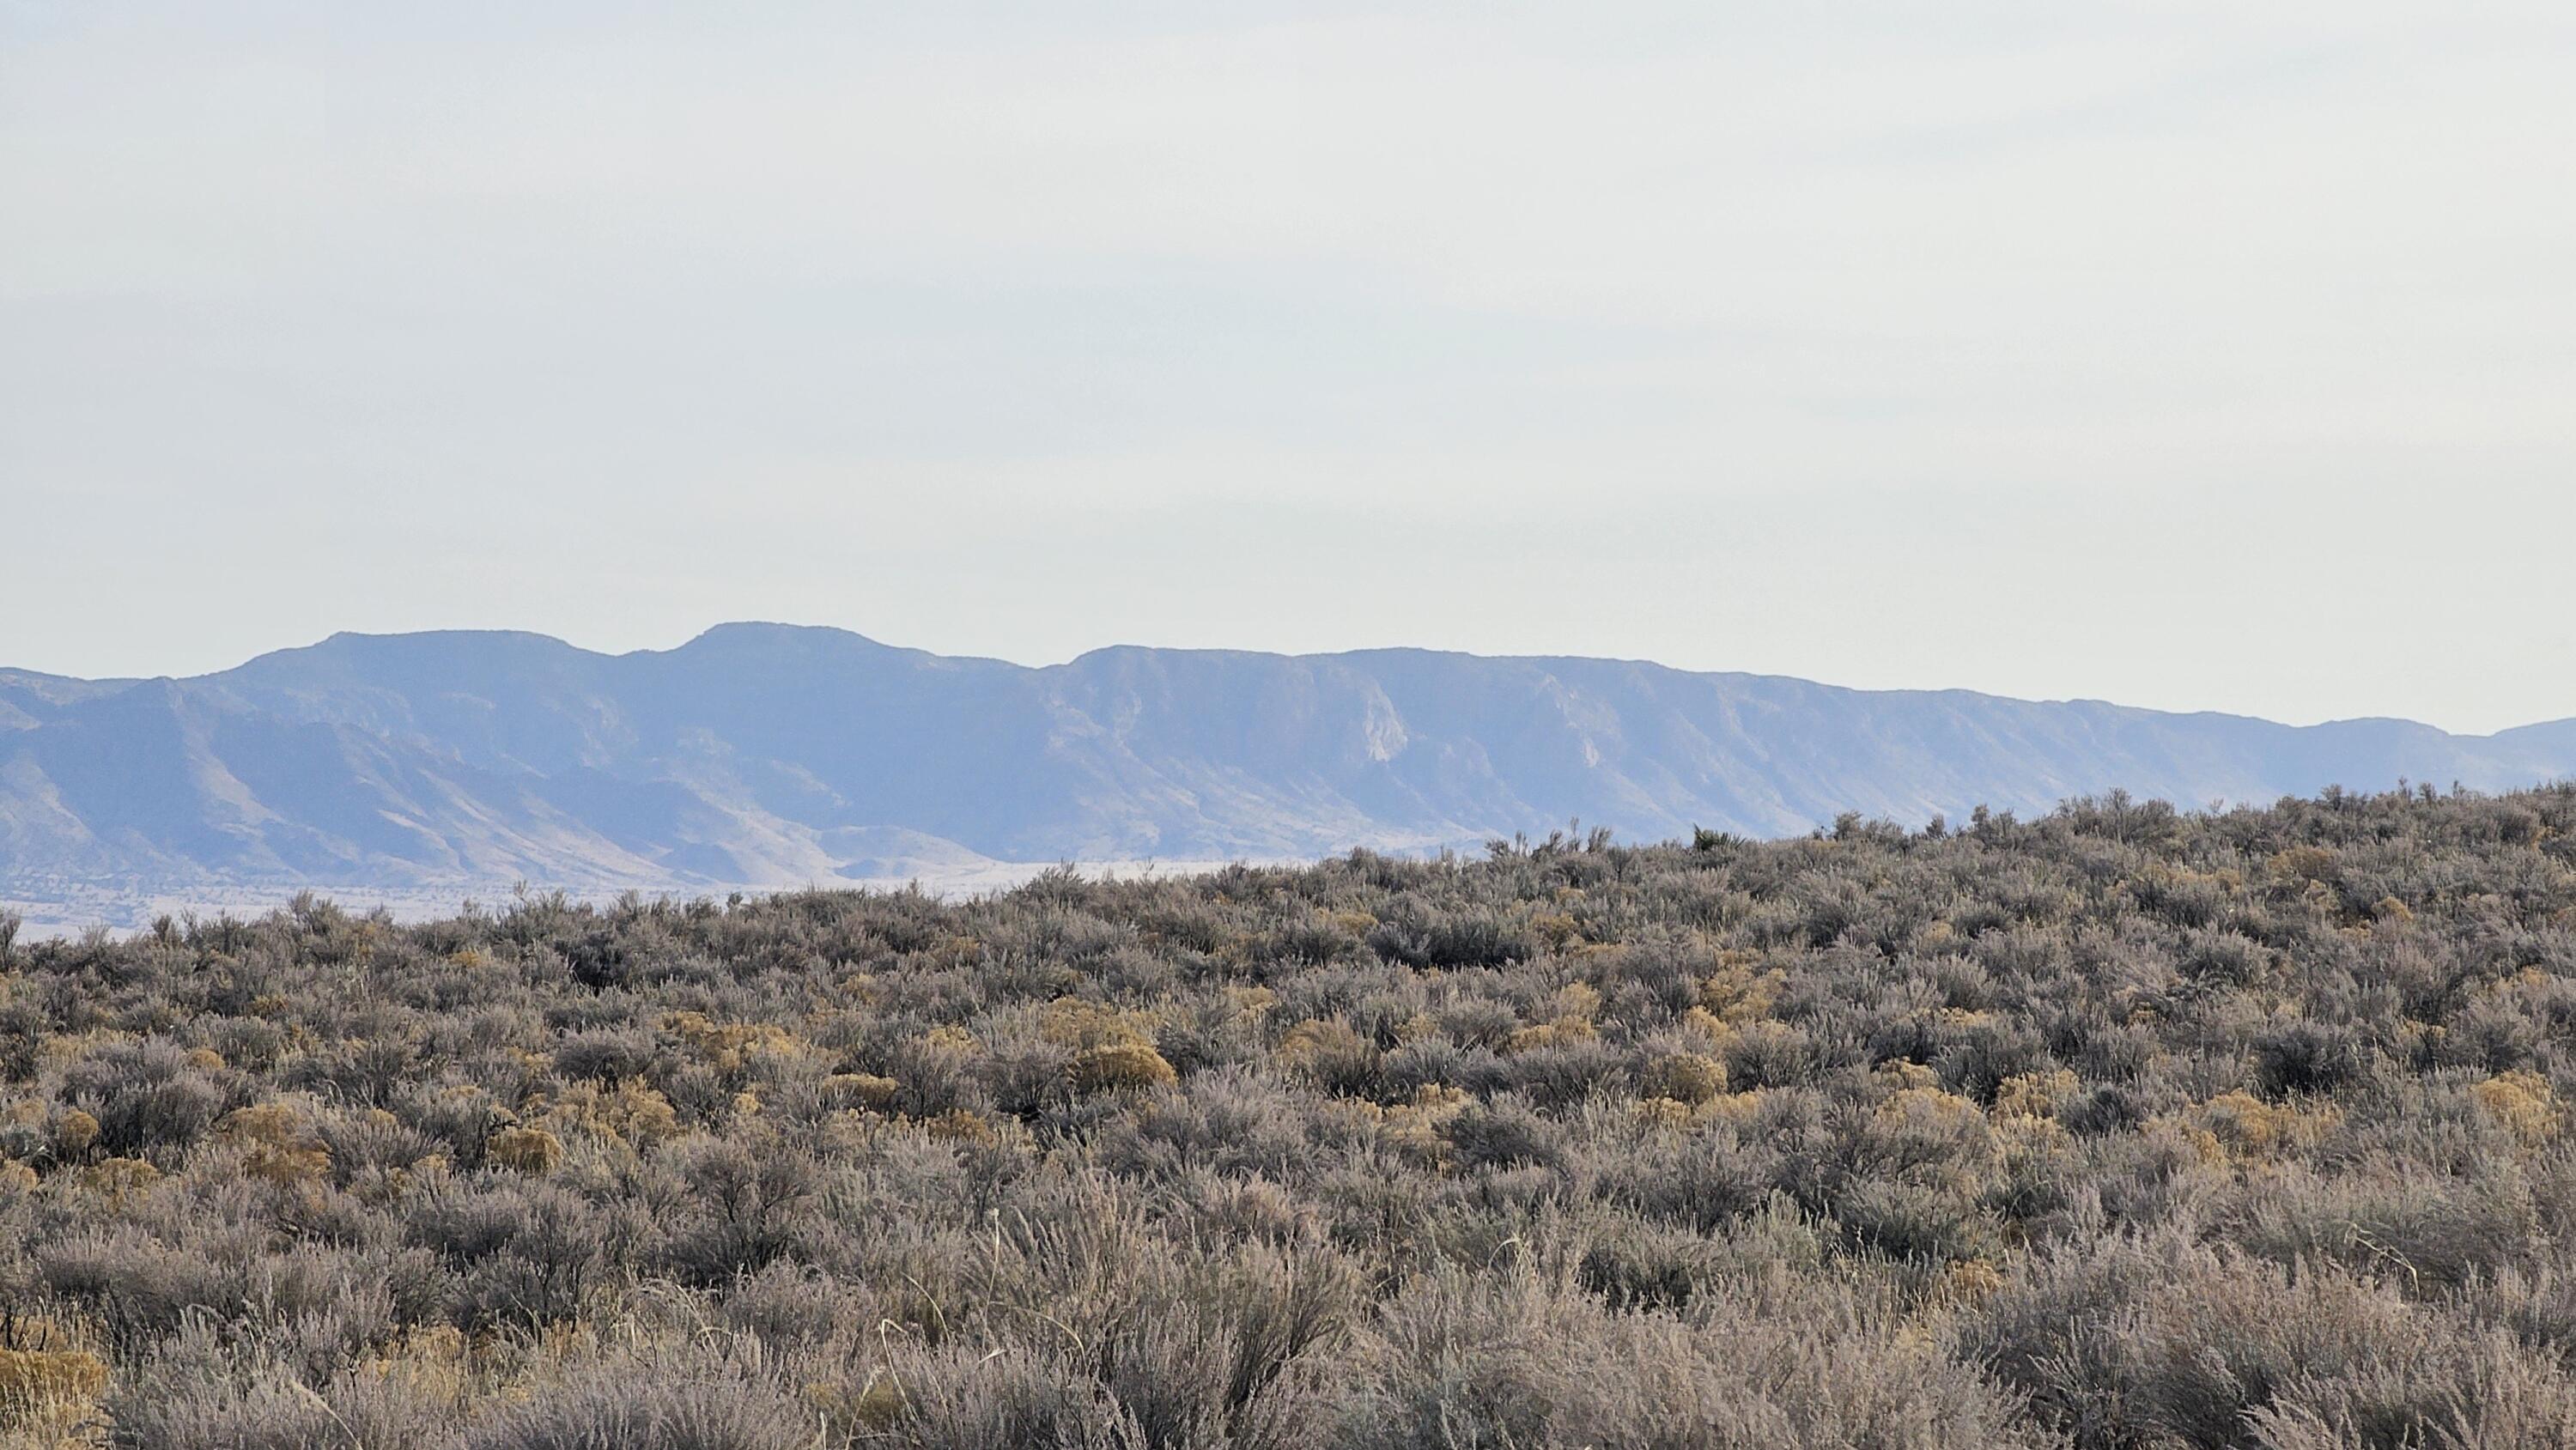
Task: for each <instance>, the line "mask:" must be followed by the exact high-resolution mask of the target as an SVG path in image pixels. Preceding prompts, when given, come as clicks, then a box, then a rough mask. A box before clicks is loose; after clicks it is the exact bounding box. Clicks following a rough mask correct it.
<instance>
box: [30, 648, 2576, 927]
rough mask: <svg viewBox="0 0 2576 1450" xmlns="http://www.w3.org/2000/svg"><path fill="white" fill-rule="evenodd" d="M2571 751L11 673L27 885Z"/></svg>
mask: <svg viewBox="0 0 2576 1450" xmlns="http://www.w3.org/2000/svg"><path fill="white" fill-rule="evenodd" d="M2571 772H2576V721H2562V722H2559V723H2557V724H2552V725H2539V726H2532V727H2529V728H2527V729H2523V730H2515V731H2507V732H2505V733H2503V734H2500V735H2493V736H2477V737H2471V736H2454V735H2448V734H2445V733H2443V732H2441V731H2439V730H2435V729H2432V728H2430V727H2428V726H2422V725H2414V724H2409V723H2406V722H2402V721H2392V720H2363V721H2349V722H2341V723H2336V724H2330V725H2320V726H2314V727H2309V728H2304V729H2302V728H2292V727H2289V726H2283V725H2274V724H2270V723H2267V722H2264V721H2260V720H2249V719H2244V718H2241V717H2235V716H2225V715H2173V714H2161V713H2157V712H2155V711H2149V710H2131V709H2122V708H2119V707H2117V706H2111V705H2104V704H2098V703H2091V702H2078V703H2058V704H2036V703H2031V702H2027V701H2019V700H2005V699H1998V698H1995V697H1993V696H1988V695H1976V694H1969V693H1966V692H1962V691H1943V692H1876V691H1860V690H1843V689H1834V688H1831V687H1827V686H1823V685H1815V684H1809V683H1806V682H1804V681H1800V680H1790V679H1780V678H1773V677H1767V676H1757V675H1738V674H1688V673H1684V672H1682V671H1679V670H1669V669H1664V668H1661V667H1659V666H1655V665H1649V664H1637V663H1629V662H1622V661H1613V660H1591V659H1485V658H1480V657H1476V656H1471V655H1457V654H1436V653H1431V652H1428V651H1421V650H1369V651H1361V652H1357V653H1352V654H1341V655H1315V656H1299V657H1289V656H1281V655H1264V654H1241V653H1231V652H1222V651H1197V650H1155V649H1110V650H1101V651H1098V652H1096V653H1093V654H1089V655H1085V656H1083V657H1082V658H1080V659H1078V660H1075V661H1073V662H1072V663H1070V664H1064V665H1057V666H1051V667H1049V668H1045V669H1028V668H1023V667H1020V666H1017V665H1010V664H1004V663H1000V662H998V661H993V660H973V659H948V658H943V657H941V656H938V655H931V654H925V653H922V652H920V651H918V650H905V649H894V648H890V647H888V646H885V645H880V644H877V643H875V642H873V641H870V640H867V639H863V638H861V637H859V636H858V635H854V634H849V633H845V632H843V631H839V630H830V629H805V628H791V627H786V626H775V625H750V624H740V625H726V626H722V627H720V628H717V629H714V630H710V631H709V632H707V633H706V634H704V635H701V636H700V637H699V638H697V639H695V640H692V641H691V642H689V643H688V644H686V645H683V646H681V647H680V648H678V649H675V650H666V651H645V652H640V653H636V654H628V655H614V656H611V655H600V654H593V653H590V652H588V651H586V650H580V649H576V648H574V647H572V646H570V645H567V644H564V643H562V642H561V641H559V640H553V639H548V638H545V637H543V636H540V635H530V634H501V633H437V634H416V635H392V636H366V635H337V636H334V637H333V638H331V639H329V640H326V641H324V642H323V643H321V644H318V645H315V646H312V647H311V648H309V649H297V650H286V651H282V652H280V653H277V654H272V655H266V656H263V657H261V658H259V659H256V660H253V661H251V662H250V663H248V664H246V665H243V666H241V667H240V668H238V669H234V670H229V671H226V672H224V673H222V674H217V675H208V676H204V677H201V678H197V679H189V680H149V681H122V680H119V681H97V682H92V681H79V680H65V679H59V678H55V677H51V676H43V675H31V674H26V673H23V672H10V671H0V895H16V896H21V897H28V898H34V897H41V896H44V895H47V894H49V893H50V892H52V891H54V890H59V889H61V888H63V887H65V886H66V885H76V884H83V883H93V884H114V885H119V886H123V887H127V888H132V887H136V886H145V887H165V888H169V889H186V888H189V887H199V886H226V885H252V884H259V885H275V884H287V883H294V882H303V881H309V882H315V883H321V884H329V885H338V886H343V887H347V886H379V887H388V888H391V887H413V886H436V885H442V884H471V883H492V882H507V881H513V880H528V881H533V882H539V883H545V884H553V885H565V886H579V887H589V888H601V887H606V888H613V887H619V886H630V885H631V886H637V887H645V888H665V889H668V888H688V887H693V886H704V885H745V884H747V885H795V884H804V883H807V882H815V881H830V880H833V879H835V878H879V877H885V876H903V875H912V874H927V875H937V874H940V873H941V872H942V871H943V870H947V869H952V868H962V867H967V866H972V865H976V864H981V863H982V862H985V861H988V860H1001V861H1051V860H1059V859H1066V858H1080V859H1093V860H1147V859H1159V860H1166V861H1174V860H1210V859H1225V858H1235V857H1280V856H1311V855H1317V854H1323V853H1329V852H1333V851H1338V850H1342V849H1346V848H1348V847H1351V846H1354V845H1369V846H1376V847H1381V848H1388V849H1421V848H1429V847H1437V846H1443V845H1461V844H1473V843H1476V842H1479V841H1482V840H1484V839H1486V838H1488V837H1491V836H1494V835H1508V834H1510V833H1512V832H1515V831H1531V832H1544V831H1547V830H1549V829H1552V828H1558V827H1562V826H1563V825H1565V823H1566V822H1567V821H1568V820H1570V819H1573V818H1577V817H1579V818H1581V819H1582V820H1583V821H1584V822H1585V823H1587V824H1590V825H1603V826H1609V827H1611V828H1612V829H1614V830H1615V831H1616V832H1617V833H1618V834H1619V835H1621V836H1622V837H1624V838H1628V839H1652V838H1663V837H1670V836H1675V835H1681V834H1686V833H1687V832H1688V831H1689V829H1690V828H1691V827H1692V826H1693V825H1701V826H1708V827H1711V828H1717V829H1724V830H1731V831H1735V832H1738V833H1743V834H1752V835H1781V834H1790V833H1797V832H1803V831H1805V830H1807V829H1809V828H1811V827H1813V826H1815V825H1817V824H1819V823H1821V822H1825V821H1828V820H1830V819H1832V818H1833V817H1834V816H1835V815H1836V814H1838V813H1840V812H1843V811H1847V810H1857V811H1861V812H1863V813H1866V814H1870V815H1886V816H1891V817H1894V818H1896V819H1898V820H1903V821H1908V822H1919V821H1921V820H1923V819H1925V818H1927V817H1929V816H1931V815H1932V814H1934V813H1935V812H1946V813H1949V814H1952V815H1958V814H1962V813H1964V812H1966V811H1967V810H1968V809H1969V808H1970V807H1972V806H1974V805H1978V804H1981V803H1982V804H1987V805H1991V806H1993V807H1996V808H1998V809H2006V808H2009V809H2016V810H2025V811H2026V810H2036V809H2043V808H2046V807H2048V806H2050V805H2053V804H2055V803H2056V802H2057V801H2059V800H2061V799H2063V798H2065V797H2068V796H2073V795H2080V794H2088V793H2096V792H2101V791H2105V790H2109V789H2111V788H2114V787H2122V788H2126V789H2128V790H2129V791H2131V792H2133V793H2135V794H2138V795H2141V796H2156V797H2163V798H2166V799H2170V800H2173V801H2175V802H2177V803H2180V804H2185V805H2200V804H2206V803H2208V802H2210V801H2212V800H2215V799H2220V798H2224V799H2227V800H2239V801H2262V802H2268V801H2270V800H2272V799H2273V798H2275V797H2277V796H2280V795H2284V794H2291V793H2309V792H2314V791H2316V790H2318V789H2320V788H2322V787H2324V786H2327V785H2333V784H2342V785H2349V786H2353V787H2357V788H2380V787H2385V786H2389V785H2393V784H2395V783H2396V782H2397V780H2398V779H2399V778H2400V777H2401V776H2403V777H2409V778H2412V779H2416V780H2424V781H2431V782H2435V783H2437V784H2440V785H2445V786H2447V785H2449V784H2451V783H2453V782H2458V783H2461V784H2465V785H2468V786H2471V787H2473V788H2479V789H2501V788H2507V787H2512V786H2520V785H2530V784H2533V783H2536V782H2539V781H2542V780H2546V779H2551V778H2556V777H2561V776H2565V775H2567V774H2570V773H2571Z"/></svg>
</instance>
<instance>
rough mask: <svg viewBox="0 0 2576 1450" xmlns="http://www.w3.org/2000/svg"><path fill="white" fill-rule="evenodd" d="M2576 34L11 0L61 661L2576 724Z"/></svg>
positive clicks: (7, 82) (12, 175)
mask: <svg viewBox="0 0 2576 1450" xmlns="http://www.w3.org/2000/svg"><path fill="white" fill-rule="evenodd" d="M2571 76H2576V9H2571V7H2569V6H2568V5H2567V4H2566V3H2565V0H2549V3H2533V4H2528V5H2504V4H2485V3H2474V0H2473V3H2465V4H2453V5H2445V6H2432V5H2405V6H2392V5H2385V4H2375V3H2370V0H2358V3H2336V4H2330V5H2328V4H2317V5H2308V4H2277V3H2276V4H2262V5H2246V4H2241V3H2231V4H2216V3H2210V4H2199V3H2189V0H2157V3H2151V4H2117V3H2089V4H2077V5H2070V4H2066V3H2064V0H2034V3H2029V4H2006V3H1979V0H1965V3H1951V4H1943V5H1924V4H1916V3H1906V4H1894V3H1861V4H1815V3H1777V4H1769V3H1765V4H1718V5H1711V4H1706V3H1687V4H1684V3H1675V4H1628V3H1607V0H1589V3H1584V4H1565V5H1550V6H1543V7H1534V6H1511V5H1497V4H1492V3H1480V4H1457V5H1415V6H1390V7H1374V6H1361V5H1326V4H1316V5H1303V6H1280V5H1227V4H1218V3H1208V0H1192V3H1185V4H1169V5H1140V4H1079V5H1064V4H1034V3H1033V4H1024V5H1023V4H978V3H957V0H943V3H940V4H935V5H902V6H862V5H851V4H843V3H834V4H813V5H797V4H785V5H768V6H744V5H707V6H702V7H692V6H680V5H670V6H632V5H620V6H608V5H595V6H594V5H586V4H553V5H541V6H530V5H524V4H519V3H506V4H504V3H488V4H486V3H454V0H442V3H439V4H431V5H420V4H403V5H390V4H362V3H351V0H337V3H331V4H257V3H209V0H188V3H172V4H126V3H119V0H77V3H75V0H0V664H6V665H18V666H25V667H31V668H37V669H45V670H52V671H58V672H64V673H78V674H109V673H161V672H173V673H187V672H195V671H202V670H208V669H214V668H219V667H222V666H225V665H229V664H232V663H235V662H237V661H238V660H240V659H242V658H244V657H246V656H248V655H250V654H252V653H255V652H258V651H260V650H263V649H267V648H273V647H276V646H280V645H286V644H294V643H303V642H307V641H309V640H312V639H315V638H318V637H320V636H322V635H324V634H328V633H330V632H331V631H333V630H337V629H365V630H397V629H416V628H428V627H438V626H510V627H519V628H528V629H537V630H543V631H546V632H548V633H553V634H558V635H562V636H564V637H566V638H569V639H572V640H574V641H575V642H577V643H581V644H585V645H589V646H593V647H597V648H610V649H629V648H638V647H647V646H657V647H658V646H667V645H671V644H676V643H678V642H679V641H681V640H683V639H685V638H687V637H688V636H690V635H692V634H694V633H696V632H697V631H698V630H699V629H700V628H702V627H704V626H706V625H708V624H710V623H713V622H716V621H719V620H725V619H736V618H772V619H789V620H797V621H804V622H812V623H826V624H837V625H842V626H846V627H848V628H852V629H857V630H860V631H862V632H864V633H867V634H870V635H873V636H876V637H878V638H880V639H885V640H888V641H891V642H896V643H903V644H913V645H920V646H923V647H926V648H932V649H938V650H942V651H947V652H956V653H976V654H990V655H999V656H1003V657H1006V658H1011V659H1018V660H1024V661H1029V662H1044V661H1050V660H1056V659H1062V658H1066V657H1069V656H1071V655H1073V654H1076V653H1079V652H1080V651H1082V650H1084V649H1087V648H1091V647H1094V646H1099V645H1105V644H1112V643H1122V642H1123V643H1148V644H1176V645H1227V646H1242V647H1251V648H1266V649H1287V650H1315V649H1335V648H1345V647H1355V646H1363V645H1378V644H1421V645H1434V646H1445V647H1455V648H1464V649H1473V650H1478V651H1482V652H1488V653H1536V652H1550V653H1553V652H1568V653H1587V654H1614V655H1625V656H1643V657H1649V658H1653V659H1658V660H1662V661H1665V662H1667V663H1671V664H1675V665H1682V666H1688V667H1694V668H1709V669H1752V670H1762V671H1771V672H1778V673H1786V674H1796V675H1803V676H1808V677H1811V678H1817V679H1823V680H1828V681H1833V682H1836V683H1843V684H1855V685H1867V686H1917V685H1943V686H1947V685H1957V686H1967V687H1973V688H1978V689H1985V690H1992V691H1998V692H2003V693H2008V694H2016V695H2027V696H2041V697H2062V696H2077V695H2081V696H2098V697H2104V698H2111V699H2117V700H2121V701H2126V702H2132V703H2138V704H2147V705H2157V706H2164V707H2170V708H2182V709H2202V708H2211V709H2229V710H2239V711H2246V712H2251V713H2258V714H2266V715H2271V716H2274V717H2276V718H2283V719H2289V720H2295V721H2309V720H2315V719H2321V718H2327V717H2333V716H2347V715H2358V714H2403V715H2410V716H2414V717H2417V718H2421V719H2428V720H2431V721H2434V722H2436V723H2438V724H2442V725H2446V726H2449V727H2452V728H2455V729H2480V730H2483V729H2491V728H2494V727H2498V726H2503V725H2509V724H2516V723H2522V722H2526V721H2531V720H2537V719H2542V718H2550V717H2559V716H2569V715H2576V573H2571V560H2576V82H2571Z"/></svg>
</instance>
